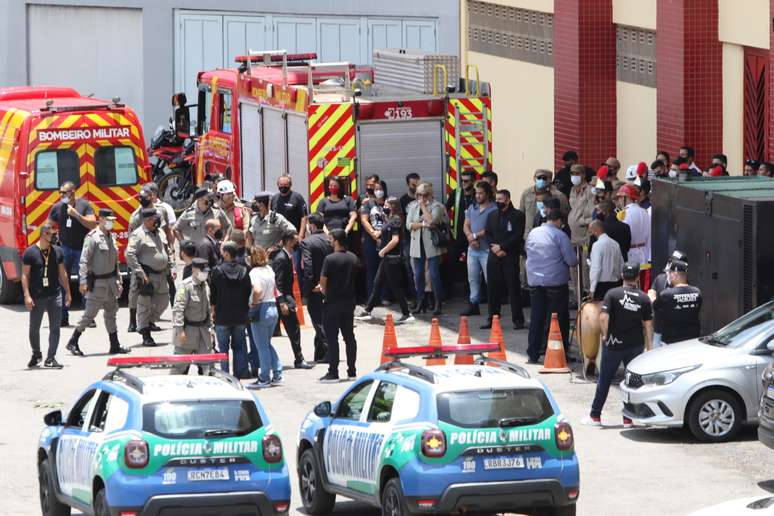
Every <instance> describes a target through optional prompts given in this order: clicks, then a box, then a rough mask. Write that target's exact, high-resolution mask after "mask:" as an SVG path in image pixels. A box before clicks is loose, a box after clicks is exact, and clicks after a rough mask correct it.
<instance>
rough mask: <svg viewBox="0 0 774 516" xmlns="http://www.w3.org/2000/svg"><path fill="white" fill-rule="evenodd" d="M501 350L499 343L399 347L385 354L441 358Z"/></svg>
mask: <svg viewBox="0 0 774 516" xmlns="http://www.w3.org/2000/svg"><path fill="white" fill-rule="evenodd" d="M499 350H500V346H499V345H498V344H497V343H486V344H462V345H451V346H413V347H397V348H390V349H388V350H387V351H386V352H385V353H384V354H385V355H386V356H388V357H393V358H406V357H415V356H423V357H430V358H440V357H445V356H447V355H479V354H481V353H491V352H495V351H499Z"/></svg>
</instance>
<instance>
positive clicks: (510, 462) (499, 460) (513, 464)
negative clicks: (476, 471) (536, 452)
mask: <svg viewBox="0 0 774 516" xmlns="http://www.w3.org/2000/svg"><path fill="white" fill-rule="evenodd" d="M523 467H524V457H492V458H489V459H486V458H485V459H484V469H511V468H523Z"/></svg>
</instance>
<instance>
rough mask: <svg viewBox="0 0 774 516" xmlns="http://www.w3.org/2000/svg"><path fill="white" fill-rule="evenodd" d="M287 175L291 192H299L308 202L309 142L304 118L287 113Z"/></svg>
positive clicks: (303, 116)
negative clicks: (291, 185) (291, 181)
mask: <svg viewBox="0 0 774 516" xmlns="http://www.w3.org/2000/svg"><path fill="white" fill-rule="evenodd" d="M287 123H288V174H290V177H291V178H292V179H293V190H295V191H296V192H301V194H302V195H303V196H304V199H306V201H307V202H309V141H308V137H307V129H306V116H305V115H301V114H296V113H288V118H287Z"/></svg>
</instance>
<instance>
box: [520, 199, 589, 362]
mask: <svg viewBox="0 0 774 516" xmlns="http://www.w3.org/2000/svg"><path fill="white" fill-rule="evenodd" d="M561 226H562V214H561V213H560V212H556V211H551V212H550V213H548V214H547V215H546V222H544V223H543V225H542V226H540V227H538V228H534V229H533V230H532V231H530V233H529V236H528V237H527V243H526V245H525V251H526V253H527V283H528V284H529V286H530V289H531V290H530V306H531V315H530V324H529V346H528V347H527V355H528V357H529V360H528V362H529V363H531V364H536V363H537V362H538V359H539V358H540V354H541V352H542V350H543V348H544V346H545V341H546V336H547V335H548V324H549V322H550V320H551V314H552V313H556V314H557V315H558V316H559V328H560V329H561V332H562V342H563V343H564V349H565V353H566V352H567V351H568V348H569V345H570V341H569V338H568V333H569V328H570V310H569V300H570V293H569V288H568V282H569V281H570V267H575V266H576V265H577V264H578V258H577V257H576V256H575V253H574V252H573V249H572V244H571V243H570V239H569V237H568V236H567V235H566V234H565V233H564V232H563V231H562V230H561V229H560V228H561Z"/></svg>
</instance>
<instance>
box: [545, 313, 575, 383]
mask: <svg viewBox="0 0 774 516" xmlns="http://www.w3.org/2000/svg"><path fill="white" fill-rule="evenodd" d="M539 372H540V373H569V372H570V368H569V367H567V357H566V356H565V355H564V345H563V344H562V332H561V331H560V330H559V317H558V316H557V315H556V313H553V314H551V329H550V330H549V331H548V345H547V346H546V358H545V360H543V369H541V370H540V371H539Z"/></svg>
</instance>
